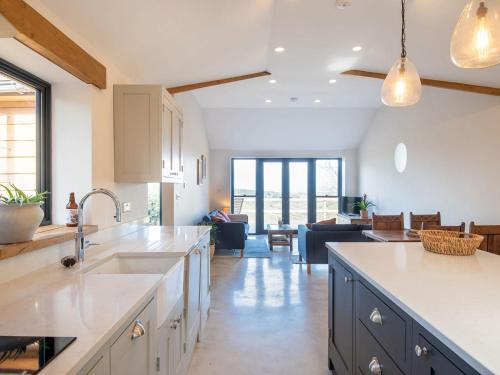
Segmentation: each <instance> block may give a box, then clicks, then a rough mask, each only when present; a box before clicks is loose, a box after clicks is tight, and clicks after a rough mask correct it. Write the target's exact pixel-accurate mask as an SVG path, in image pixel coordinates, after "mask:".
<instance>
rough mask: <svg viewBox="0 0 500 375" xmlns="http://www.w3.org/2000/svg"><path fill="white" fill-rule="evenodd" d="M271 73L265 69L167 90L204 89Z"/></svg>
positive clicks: (172, 91) (176, 92) (175, 91)
mask: <svg viewBox="0 0 500 375" xmlns="http://www.w3.org/2000/svg"><path fill="white" fill-rule="evenodd" d="M270 74H271V73H269V72H268V71H263V72H258V73H252V74H245V75H242V76H236V77H229V78H222V79H216V80H214V81H206V82H198V83H191V84H189V85H183V86H176V87H169V88H168V89H167V91H168V92H169V93H171V94H178V93H180V92H185V91H191V90H198V89H202V88H204V87H210V86H218V85H224V84H226V83H231V82H237V81H243V80H246V79H252V78H257V77H263V76H268V75H270Z"/></svg>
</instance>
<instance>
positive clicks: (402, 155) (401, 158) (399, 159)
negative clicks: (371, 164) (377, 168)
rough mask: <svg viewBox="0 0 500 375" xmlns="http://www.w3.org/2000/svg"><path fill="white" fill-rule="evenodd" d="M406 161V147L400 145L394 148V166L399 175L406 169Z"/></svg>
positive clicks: (402, 144)
mask: <svg viewBox="0 0 500 375" xmlns="http://www.w3.org/2000/svg"><path fill="white" fill-rule="evenodd" d="M407 160H408V152H407V151H406V145H405V144H404V143H400V144H398V145H397V146H396V150H395V151H394V165H395V166H396V170H397V171H398V172H399V173H403V172H404V171H405V169H406V162H407Z"/></svg>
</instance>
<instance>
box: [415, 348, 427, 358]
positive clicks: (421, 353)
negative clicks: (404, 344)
mask: <svg viewBox="0 0 500 375" xmlns="http://www.w3.org/2000/svg"><path fill="white" fill-rule="evenodd" d="M427 353H429V351H428V350H427V348H426V347H425V346H422V347H420V345H416V346H415V354H416V355H417V357H419V358H422V357H425V356H426V355H427Z"/></svg>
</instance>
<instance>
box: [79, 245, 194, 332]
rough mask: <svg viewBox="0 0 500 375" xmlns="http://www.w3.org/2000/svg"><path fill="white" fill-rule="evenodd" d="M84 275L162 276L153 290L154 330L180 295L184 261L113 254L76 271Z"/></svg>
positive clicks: (164, 256)
mask: <svg viewBox="0 0 500 375" xmlns="http://www.w3.org/2000/svg"><path fill="white" fill-rule="evenodd" d="M80 272H81V273H84V274H87V275H96V274H101V275H117V274H118V275H119V274H121V275H126V274H128V275H130V274H159V275H163V277H162V280H161V284H160V286H159V287H158V289H157V291H156V303H157V309H158V315H157V317H158V319H157V321H158V328H159V327H160V326H161V325H162V324H163V322H164V321H165V320H166V319H167V317H168V316H169V314H170V312H171V311H172V310H173V309H174V307H175V305H176V304H177V302H178V301H179V298H181V297H182V295H183V287H184V282H183V281H184V258H183V257H171V256H166V255H161V254H146V255H144V254H133V253H117V254H114V255H112V256H111V257H108V258H105V259H103V260H101V261H98V262H96V263H95V264H92V265H90V266H88V267H86V268H84V269H82V270H81V271H80Z"/></svg>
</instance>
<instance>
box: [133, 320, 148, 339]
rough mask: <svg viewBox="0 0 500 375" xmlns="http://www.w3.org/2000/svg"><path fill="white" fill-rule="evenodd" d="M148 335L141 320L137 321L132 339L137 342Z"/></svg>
mask: <svg viewBox="0 0 500 375" xmlns="http://www.w3.org/2000/svg"><path fill="white" fill-rule="evenodd" d="M145 333H146V329H145V328H144V325H143V324H142V322H141V321H140V320H136V321H135V323H134V328H132V336H131V339H132V340H135V339H138V338H139V337H142V336H144V334H145Z"/></svg>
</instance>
